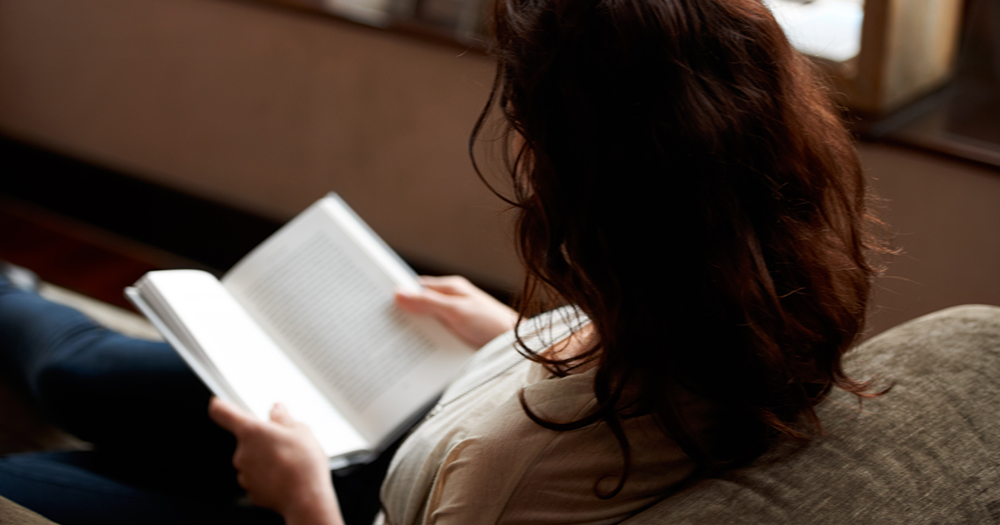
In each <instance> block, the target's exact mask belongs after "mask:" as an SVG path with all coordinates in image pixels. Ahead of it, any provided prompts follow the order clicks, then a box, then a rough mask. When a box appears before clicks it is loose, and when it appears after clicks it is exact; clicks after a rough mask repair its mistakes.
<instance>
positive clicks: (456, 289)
mask: <svg viewBox="0 0 1000 525" xmlns="http://www.w3.org/2000/svg"><path fill="white" fill-rule="evenodd" d="M420 284H422V285H424V287H425V288H429V289H431V290H434V291H437V292H441V293H444V294H448V295H468V294H469V293H470V292H471V291H472V290H475V289H476V288H475V286H473V285H472V283H470V282H469V280H468V279H466V278H465V277H461V276H458V275H448V276H445V277H431V276H422V277H421V278H420Z"/></svg>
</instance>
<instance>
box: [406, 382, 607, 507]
mask: <svg viewBox="0 0 1000 525" xmlns="http://www.w3.org/2000/svg"><path fill="white" fill-rule="evenodd" d="M557 383H561V382H560V381H543V382H542V383H540V384H538V385H532V386H531V387H529V388H528V389H527V390H526V391H525V396H526V399H527V400H528V404H529V406H530V407H531V408H532V410H533V411H534V412H535V413H536V414H538V415H539V416H541V417H543V418H546V419H549V420H553V421H573V420H576V419H579V418H580V417H582V416H583V415H586V414H587V413H589V411H590V410H592V409H593V403H594V401H593V396H592V395H590V394H589V384H586V383H585V384H584V385H583V386H584V387H586V388H587V390H582V391H581V392H567V391H566V388H565V387H566V386H567V385H566V384H559V385H557ZM581 383H583V382H581ZM580 394H582V395H580ZM566 434H567V433H565V432H557V431H554V430H549V429H547V428H544V427H542V426H540V425H538V424H536V423H535V422H534V421H532V420H531V419H529V418H528V416H527V415H526V414H525V413H524V410H523V409H522V408H521V404H520V402H519V401H518V399H517V397H512V398H511V399H509V400H507V401H506V402H505V403H503V404H501V405H500V406H499V407H498V408H497V409H496V410H494V411H493V413H492V414H490V417H489V418H486V422H485V423H484V424H481V425H478V426H477V428H475V429H473V430H472V431H471V432H469V434H468V435H466V437H465V438H464V439H462V440H461V441H458V442H457V443H455V444H454V446H452V448H451V449H450V450H449V451H448V453H447V455H446V457H445V459H444V461H443V462H442V464H441V467H440V469H439V471H438V474H437V477H436V479H435V481H434V483H433V485H432V488H431V493H430V495H429V497H428V500H427V507H426V515H425V523H429V524H438V525H453V524H454V525H459V524H461V525H477V524H493V523H501V522H504V521H506V518H505V515H506V514H507V510H508V509H509V508H510V507H511V505H512V504H514V505H515V506H516V503H513V502H512V497H513V496H515V494H518V493H519V492H521V489H522V488H523V487H524V484H525V483H524V481H525V479H526V478H527V477H528V476H530V475H532V473H534V471H535V467H536V466H537V465H538V464H539V462H540V461H541V462H543V461H544V458H546V457H548V456H550V455H551V452H552V451H553V450H554V449H558V448H559V446H560V443H561V442H562V441H563V440H564V437H565V435H566ZM541 481H543V480H541Z"/></svg>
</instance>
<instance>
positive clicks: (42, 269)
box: [0, 198, 180, 308]
mask: <svg viewBox="0 0 1000 525" xmlns="http://www.w3.org/2000/svg"><path fill="white" fill-rule="evenodd" d="M0 259H3V260H6V261H8V262H11V263H13V264H17V265H20V266H24V267H26V268H30V269H31V270H33V271H35V272H36V273H38V275H39V276H40V277H41V278H42V279H43V280H45V281H48V282H50V283H52V284H55V285H57V286H62V287H63V288H68V289H70V290H73V291H76V292H79V293H82V294H84V295H87V296H90V297H94V298H96V299H100V300H101V301H104V302H107V303H110V304H114V305H116V306H121V307H124V308H129V305H128V304H127V301H126V300H125V299H124V296H123V295H122V290H123V289H124V288H125V286H128V285H130V284H132V283H133V282H135V281H136V280H137V279H138V278H139V277H141V276H142V275H143V274H144V273H146V272H148V271H151V270H157V269H162V268H166V267H171V266H176V264H175V263H176V261H178V260H179V259H180V258H178V257H176V256H171V255H169V254H166V253H164V254H162V255H158V254H157V252H156V251H155V250H152V249H150V248H147V247H145V246H143V245H141V244H138V243H135V242H133V241H128V240H125V239H122V238H118V237H116V236H114V235H113V234H110V233H108V232H104V231H102V230H99V229H97V228H93V227H89V226H86V225H83V224H80V223H77V222H76V221H74V220H72V219H69V218H66V217H61V216H58V215H55V214H53V213H51V212H49V211H47V210H43V209H41V208H38V207H35V206H32V205H29V204H25V203H23V202H18V201H15V200H12V199H9V198H4V199H0Z"/></svg>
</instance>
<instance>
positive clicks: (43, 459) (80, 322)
mask: <svg viewBox="0 0 1000 525" xmlns="http://www.w3.org/2000/svg"><path fill="white" fill-rule="evenodd" d="M0 366H2V367H3V370H4V373H5V375H7V376H8V377H10V378H11V379H12V380H14V381H15V382H18V383H21V385H22V386H23V387H24V388H25V389H26V390H27V391H28V392H29V393H30V395H31V396H32V397H33V398H34V400H35V401H36V402H37V403H38V405H39V406H40V407H41V408H42V410H43V411H44V412H45V413H46V414H47V415H48V416H49V417H50V418H51V419H52V420H53V421H55V422H56V423H57V424H59V425H60V426H61V427H62V428H64V429H65V430H67V431H69V432H71V433H73V434H75V435H77V436H79V437H81V438H83V439H85V440H88V441H92V442H93V443H95V451H94V452H87V453H77V454H72V455H66V454H27V455H15V456H9V457H7V458H4V459H2V460H0V494H3V495H5V496H7V497H8V498H9V499H11V500H14V501H17V502H19V503H22V504H24V505H25V506H27V507H29V508H34V510H37V511H40V512H41V513H42V514H45V512H44V509H41V508H38V506H37V505H38V503H44V501H48V502H50V503H53V504H56V502H58V501H79V502H82V503H89V502H93V503H94V504H95V505H98V506H100V505H102V504H101V503H100V502H101V501H102V500H107V499H109V498H111V497H112V496H111V494H119V495H122V494H128V496H123V497H124V499H122V500H121V501H120V502H116V504H115V505H109V506H107V507H105V508H109V509H111V508H118V507H121V508H122V509H123V512H124V509H138V506H137V505H138V503H137V502H146V503H150V504H152V503H153V502H160V504H163V503H164V502H182V501H191V502H194V501H209V500H211V501H220V502H229V501H233V497H234V496H236V495H237V494H239V487H238V486H237V485H236V483H235V479H236V474H235V470H234V469H233V468H232V465H231V463H230V458H231V457H232V452H233V450H234V447H235V441H234V440H233V438H232V436H230V435H229V434H228V433H227V432H225V431H223V430H222V429H220V428H219V427H217V426H216V425H215V424H213V423H212V422H211V420H209V418H208V415H207V407H208V400H209V398H210V396H211V394H210V393H209V391H208V390H207V389H206V388H205V387H204V385H203V384H202V383H201V382H200V381H199V380H198V379H197V377H195V375H194V374H193V373H192V372H191V371H190V369H189V368H188V367H187V366H186V365H185V364H184V362H183V361H182V360H181V359H180V357H178V356H177V354H176V353H175V352H174V351H173V350H172V349H171V348H170V347H169V346H168V345H166V344H165V343H157V342H149V341H143V340H138V339H132V338H128V337H125V336H123V335H121V334H118V333H115V332H111V331H109V330H106V329H104V328H102V327H99V326H96V325H95V324H94V323H93V322H92V321H90V320H89V319H88V318H87V317H86V316H84V315H83V314H81V313H79V312H77V311H76V310H73V309H71V308H68V307H65V306H62V305H58V304H55V303H51V302H49V301H47V300H45V299H43V298H41V297H39V296H37V295H35V294H32V293H25V292H21V291H17V290H13V289H12V288H11V287H9V286H7V284H6V282H5V281H2V280H0ZM60 479H62V480H63V481H59V480H60ZM70 480H75V481H73V483H70ZM95 487H104V488H105V489H107V490H97V491H94V490H91V489H94V488H95ZM111 488H114V490H111ZM88 490H90V491H91V493H90V495H89V496H88V497H86V498H84V497H81V498H75V499H74V498H73V497H71V494H85V493H87V491H88ZM67 491H68V492H67ZM81 491H83V492H81ZM54 492H59V493H60V494H62V495H63V496H65V497H64V498H56V497H54V496H52V494H53V493H54ZM63 492H67V493H66V494H63ZM30 493H35V494H36V495H37V496H40V497H41V499H42V500H43V501H41V502H33V503H35V504H34V505H33V504H30V503H29V502H28V499H30V498H29V497H28V496H29V494H30ZM140 494H145V496H142V497H140V496H139V495H140ZM167 494H170V495H167ZM184 498H187V500H185V499H184ZM125 502H132V503H131V504H129V505H124V503H125ZM119 503H121V504H119ZM178 504H179V503H178ZM192 504H193V503H192ZM60 505H61V504H60ZM62 506H64V507H65V506H66V505H62ZM161 506H162V505H161ZM184 506H185V505H181V506H180V507H179V509H180V508H182V507H184ZM188 506H189V507H190V505H188ZM196 506H202V505H201V504H198V505H196ZM230 506H231V505H230ZM149 510H152V508H150V509H149ZM157 512H158V514H161V515H162V514H164V512H165V511H162V510H161V511H157ZM152 514H156V513H152ZM152 514H151V515H152ZM57 521H58V520H57ZM63 521H66V520H63ZM101 521H105V520H101Z"/></svg>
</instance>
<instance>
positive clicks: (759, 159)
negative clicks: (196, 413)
mask: <svg viewBox="0 0 1000 525" xmlns="http://www.w3.org/2000/svg"><path fill="white" fill-rule="evenodd" d="M492 18H493V21H494V29H495V34H496V42H495V45H494V49H493V53H494V55H495V56H496V58H497V60H498V69H497V76H496V82H495V84H494V88H493V91H492V95H491V97H490V100H489V102H488V103H487V105H486V108H485V109H484V111H483V114H482V115H481V117H480V119H479V121H478V123H477V125H476V127H475V131H474V133H473V142H474V141H475V139H476V137H477V135H478V134H479V132H480V131H481V130H482V129H483V128H484V127H485V126H486V123H487V121H488V117H489V115H490V114H491V112H492V111H493V110H498V111H500V112H501V113H502V115H503V124H504V126H505V127H504V129H505V134H504V141H503V144H504V145H505V151H506V152H507V155H506V156H505V157H506V158H507V159H508V162H507V165H506V173H507V175H509V177H510V180H511V182H512V186H513V193H512V195H510V196H509V197H502V198H504V199H505V200H507V202H509V203H510V204H511V205H512V206H513V207H514V208H516V209H517V212H518V223H517V239H518V248H519V253H520V256H521V258H522V260H523V262H524V264H525V268H526V271H527V279H526V281H525V284H524V290H523V295H522V297H523V299H522V301H521V304H520V305H519V311H518V316H517V318H516V324H517V328H516V329H515V330H513V331H508V329H510V328H512V327H513V325H514V324H515V320H514V317H513V315H512V312H510V311H509V310H507V309H506V308H504V307H503V306H501V305H498V304H496V303H495V302H493V301H492V300H490V299H488V298H487V297H486V296H485V295H484V294H482V293H481V292H479V291H478V290H476V289H474V288H472V287H471V286H470V285H468V284H467V283H466V282H464V281H460V280H449V279H446V280H437V279H432V280H428V281H427V288H426V289H425V290H424V291H423V292H421V293H418V294H415V295H409V296H404V295H400V296H399V297H398V302H399V304H400V306H402V307H403V308H405V309H408V310H411V311H414V312H417V313H423V314H428V315H434V316H436V317H438V318H439V319H441V320H442V321H443V322H445V324H446V325H448V326H449V327H450V328H452V330H454V331H455V332H457V333H459V334H460V335H463V336H464V337H466V338H467V339H468V340H471V341H475V342H476V343H477V344H482V343H484V342H486V341H490V340H491V339H492V342H490V343H489V344H487V345H486V347H485V348H484V349H483V350H481V351H480V352H479V353H478V354H477V356H476V358H475V359H474V363H473V365H472V366H471V367H470V368H469V369H468V370H467V372H466V373H465V375H463V376H462V377H461V378H460V379H459V380H458V381H456V383H455V385H453V386H452V387H451V388H450V389H449V391H448V392H446V393H445V395H444V397H443V398H442V401H441V403H440V404H439V406H438V408H437V409H435V411H432V413H431V414H430V415H429V417H428V418H427V419H426V420H425V421H424V422H423V423H422V424H420V425H418V426H417V427H416V428H415V429H414V431H413V432H412V433H411V435H410V436H409V438H407V439H406V440H405V441H404V443H403V444H402V445H401V447H400V449H399V451H398V453H397V454H396V456H395V458H394V459H393V464H392V466H391V467H390V468H389V473H388V475H387V478H386V481H385V483H384V485H383V488H382V500H383V505H384V509H385V513H384V515H383V519H385V520H386V521H387V522H389V523H394V524H403V523H423V522H428V523H430V522H433V523H480V522H483V523H486V522H489V523H494V522H510V523H520V522H573V523H615V522H618V521H621V520H622V519H624V518H626V517H627V516H629V515H631V514H632V513H634V512H636V511H638V510H639V509H641V508H643V507H645V506H647V505H649V504H651V503H652V502H654V501H656V500H657V499H659V498H662V497H664V496H665V495H666V494H668V493H669V491H670V490H671V488H672V487H675V486H676V485H678V484H679V483H681V482H682V481H684V480H686V479H690V478H691V477H692V476H699V475H708V474H711V473H712V472H715V471H718V470H720V469H725V468H731V467H733V466H737V465H741V464H745V463H746V462H748V461H750V460H752V459H753V458H755V457H757V456H758V455H759V454H761V453H762V452H763V451H765V450H766V449H767V448H768V447H769V446H770V445H771V444H772V443H774V442H776V441H778V440H783V439H793V440H806V439H808V438H809V437H810V436H812V435H815V434H816V433H818V432H819V431H820V425H819V421H818V420H817V418H816V415H815V411H814V408H813V407H814V406H815V405H816V404H817V403H818V402H819V401H820V400H822V399H823V398H824V397H825V396H826V394H827V393H828V392H829V391H830V390H831V389H832V388H835V387H836V388H842V389H845V390H848V391H851V392H854V393H856V394H858V395H859V396H864V395H869V394H865V390H866V387H867V385H866V384H865V383H859V382H857V381H854V380H852V379H851V378H848V377H846V376H845V375H844V373H843V371H842V369H841V365H840V358H841V356H842V355H843V353H844V352H846V351H847V349H848V348H849V347H850V346H851V344H852V342H853V341H854V340H855V338H856V337H857V335H858V334H859V332H860V331H861V329H862V327H863V324H864V317H865V311H866V305H867V301H868V295H869V289H870V286H871V280H872V278H873V276H874V275H875V274H876V273H877V272H876V269H875V268H874V267H873V266H872V264H871V263H869V261H868V254H869V252H871V251H872V250H873V249H876V248H877V246H876V244H875V241H874V240H873V238H872V237H871V235H870V233H869V231H870V230H871V226H872V225H873V224H874V220H873V219H872V218H871V217H870V216H869V215H868V212H867V208H866V186H865V182H864V179H863V176H862V174H861V170H860V167H859V164H858V160H857V158H856V155H855V153H854V150H853V147H852V145H851V139H850V137H849V135H848V134H847V133H846V131H845V130H844V129H843V127H842V125H841V124H840V122H839V120H838V117H837V114H836V112H835V111H834V109H833V108H832V106H831V104H830V102H829V100H828V98H827V94H826V92H825V90H824V88H823V87H822V86H821V84H820V83H819V82H818V81H817V80H816V77H815V75H814V74H813V73H812V72H811V70H810V67H809V64H808V63H807V61H806V60H805V59H804V58H803V57H801V56H800V55H798V54H797V53H796V52H794V51H793V50H792V49H791V47H790V46H789V44H788V42H787V40H786V39H785V37H784V35H783V34H782V32H781V30H780V28H779V27H778V25H777V24H776V23H775V21H774V19H773V17H772V16H771V14H770V12H769V11H768V10H767V9H766V8H765V7H763V5H762V4H761V3H760V2H759V1H757V0H598V1H591V0H497V1H496V4H495V6H494V9H493V17H492ZM494 106H495V107H494ZM481 176H482V175H481ZM499 193H500V192H498V194H499ZM11 295H12V294H7V295H5V296H0V305H2V300H3V299H5V298H9V297H10V296H11ZM566 303H568V304H571V305H573V306H572V307H569V308H564V309H561V310H557V311H555V312H554V313H549V314H545V315H542V316H540V317H537V318H534V320H531V321H529V318H532V317H533V316H535V315H536V314H540V313H542V312H544V311H547V310H550V309H551V308H553V307H555V306H557V305H560V304H566ZM2 318H3V315H2V314H0V319H2ZM498 336H499V337H498ZM518 352H519V353H520V354H519V353H518ZM522 354H523V357H522ZM524 357H526V358H527V359H524ZM199 395H202V396H204V395H205V394H203V393H202V394H199ZM193 397H194V399H193V400H192V401H190V403H189V404H197V402H204V397H201V398H199V397H198V396H193ZM210 414H211V417H212V419H213V420H214V421H215V422H216V423H218V424H219V425H220V426H221V427H223V428H225V429H226V430H228V431H230V432H231V433H232V434H233V435H234V436H235V438H236V440H237V441H238V447H237V449H236V453H235V456H234V458H233V463H234V465H235V466H236V468H237V469H238V471H239V473H238V481H239V483H240V485H242V486H243V487H244V488H245V489H246V491H247V493H248V495H249V497H250V499H251V501H253V502H254V503H255V504H257V505H259V506H262V507H266V508H270V509H273V510H275V511H277V512H278V513H279V514H281V515H282V516H283V517H284V518H285V520H286V522H288V523H341V522H342V517H341V515H340V512H339V510H338V500H337V497H336V496H335V492H334V487H333V485H332V484H331V481H330V476H329V472H327V470H326V467H325V464H326V461H325V458H324V457H323V455H322V453H321V451H320V450H319V447H318V446H317V445H316V443H315V441H314V439H313V438H312V437H311V434H310V433H309V430H308V429H307V428H305V427H304V426H302V425H301V424H299V423H296V422H295V421H294V419H293V418H292V416H291V415H289V414H288V413H287V412H286V411H285V410H284V409H283V408H282V407H281V406H277V407H275V409H274V412H273V413H272V420H271V421H258V420H255V419H253V418H251V417H250V416H248V415H247V414H245V413H243V412H241V411H240V410H238V409H237V408H235V407H233V406H232V405H229V404H227V403H224V402H221V401H219V400H213V401H212V403H211V407H210ZM109 424H111V423H110V422H109ZM188 424H189V425H190V427H191V428H194V427H195V426H196V423H193V422H188ZM185 428H188V427H185ZM199 432H200V431H199ZM204 432H205V433H206V434H210V433H211V432H210V431H209V430H204ZM222 448H224V447H221V446H220V447H219V450H221V449H222ZM204 461H205V465H211V464H212V463H211V462H210V461H209V460H208V459H205V460H204ZM192 468H206V467H192ZM0 470H2V469H0ZM220 472H221V471H220ZM219 476H222V474H219ZM205 479H214V478H205ZM213 483H215V482H214V481H213ZM2 490H6V489H5V488H0V491H2ZM338 490H341V489H340V487H338ZM15 499H16V498H15ZM349 499H350V498H344V497H342V498H341V500H342V501H346V500H349Z"/></svg>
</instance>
